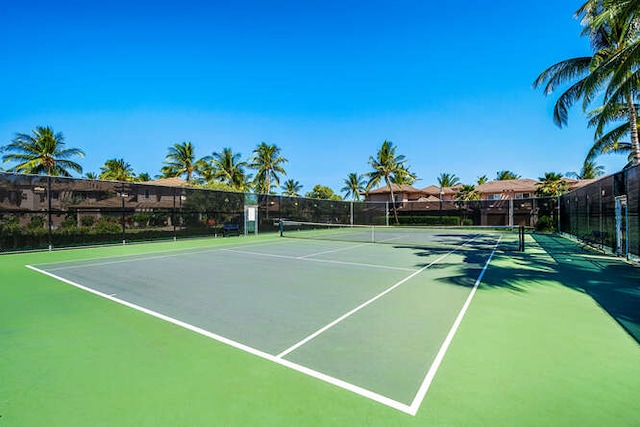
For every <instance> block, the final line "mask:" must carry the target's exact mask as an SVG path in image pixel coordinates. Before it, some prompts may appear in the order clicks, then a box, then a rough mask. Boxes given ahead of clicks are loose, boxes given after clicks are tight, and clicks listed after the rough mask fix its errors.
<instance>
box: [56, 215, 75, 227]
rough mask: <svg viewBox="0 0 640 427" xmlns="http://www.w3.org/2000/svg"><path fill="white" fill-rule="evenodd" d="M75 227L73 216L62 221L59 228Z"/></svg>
mask: <svg viewBox="0 0 640 427" xmlns="http://www.w3.org/2000/svg"><path fill="white" fill-rule="evenodd" d="M76 225H77V224H76V217H75V216H74V215H69V216H67V217H66V218H65V219H64V221H62V222H61V223H60V227H61V228H74V227H75V226H76Z"/></svg>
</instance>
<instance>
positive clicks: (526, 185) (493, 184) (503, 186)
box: [365, 178, 595, 203]
mask: <svg viewBox="0 0 640 427" xmlns="http://www.w3.org/2000/svg"><path fill="white" fill-rule="evenodd" d="M564 179H565V181H566V182H567V184H568V185H569V189H570V190H573V189H576V188H579V187H582V186H584V185H587V184H590V183H591V182H593V181H595V180H593V179H582V180H575V179H570V178H564ZM538 184H540V182H539V181H536V180H534V179H528V178H523V179H506V180H496V181H489V182H486V183H484V184H480V185H476V186H475V188H476V190H477V191H478V192H479V193H480V199H482V200H509V199H528V198H531V197H535V192H536V188H537V186H538ZM460 187H462V185H456V186H453V187H443V188H440V187H438V186H437V185H429V186H428V187H424V188H422V189H420V190H419V189H416V188H414V187H412V186H410V185H402V186H398V185H393V193H394V198H395V201H396V203H400V202H435V201H452V200H455V196H456V193H457V192H458V191H459V190H460ZM365 200H366V201H371V202H388V201H389V188H388V187H387V186H383V187H380V188H377V189H375V190H371V191H369V193H368V194H366V197H365Z"/></svg>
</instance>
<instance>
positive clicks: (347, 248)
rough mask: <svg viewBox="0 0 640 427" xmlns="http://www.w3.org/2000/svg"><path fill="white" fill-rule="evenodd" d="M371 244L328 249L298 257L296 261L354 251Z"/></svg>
mask: <svg viewBox="0 0 640 427" xmlns="http://www.w3.org/2000/svg"><path fill="white" fill-rule="evenodd" d="M370 244H371V242H367V243H362V244H360V245H355V246H347V247H346V248H338V249H330V250H328V251H322V252H316V253H314V254H309V255H304V256H299V257H297V259H305V258H310V257H313V256H318V255H324V254H331V253H334V252H340V251H348V250H349V249H356V248H361V247H363V246H368V245H370Z"/></svg>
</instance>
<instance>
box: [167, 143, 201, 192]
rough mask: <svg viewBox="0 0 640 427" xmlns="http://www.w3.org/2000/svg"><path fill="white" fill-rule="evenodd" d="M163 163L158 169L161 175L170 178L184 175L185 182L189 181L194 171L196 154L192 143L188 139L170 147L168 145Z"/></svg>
mask: <svg viewBox="0 0 640 427" xmlns="http://www.w3.org/2000/svg"><path fill="white" fill-rule="evenodd" d="M164 164H165V166H163V167H162V169H161V170H160V172H161V173H162V176H164V177H167V178H171V177H174V176H181V175H186V179H187V182H189V181H191V180H192V179H193V174H194V172H195V171H196V156H195V149H194V147H193V144H192V143H191V142H189V141H185V142H183V143H181V144H173V146H172V147H169V153H168V154H167V157H166V160H165V161H164Z"/></svg>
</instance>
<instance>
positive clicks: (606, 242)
mask: <svg viewBox="0 0 640 427" xmlns="http://www.w3.org/2000/svg"><path fill="white" fill-rule="evenodd" d="M639 209H640V166H634V167H632V168H629V169H625V170H623V171H622V172H618V173H616V174H614V175H609V176H606V177H604V178H602V179H599V180H597V181H595V182H593V183H591V184H589V185H586V186H584V187H580V188H578V189H576V190H573V191H571V192H569V193H567V194H564V195H562V196H561V197H560V213H561V215H560V226H559V229H560V231H561V232H563V233H566V234H569V235H571V236H574V237H575V238H577V239H579V240H581V241H583V242H586V243H588V244H591V245H594V246H597V247H599V248H601V249H605V250H608V251H612V252H615V253H617V254H618V255H621V256H628V257H638V256H640V224H639V223H638V210H639Z"/></svg>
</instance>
